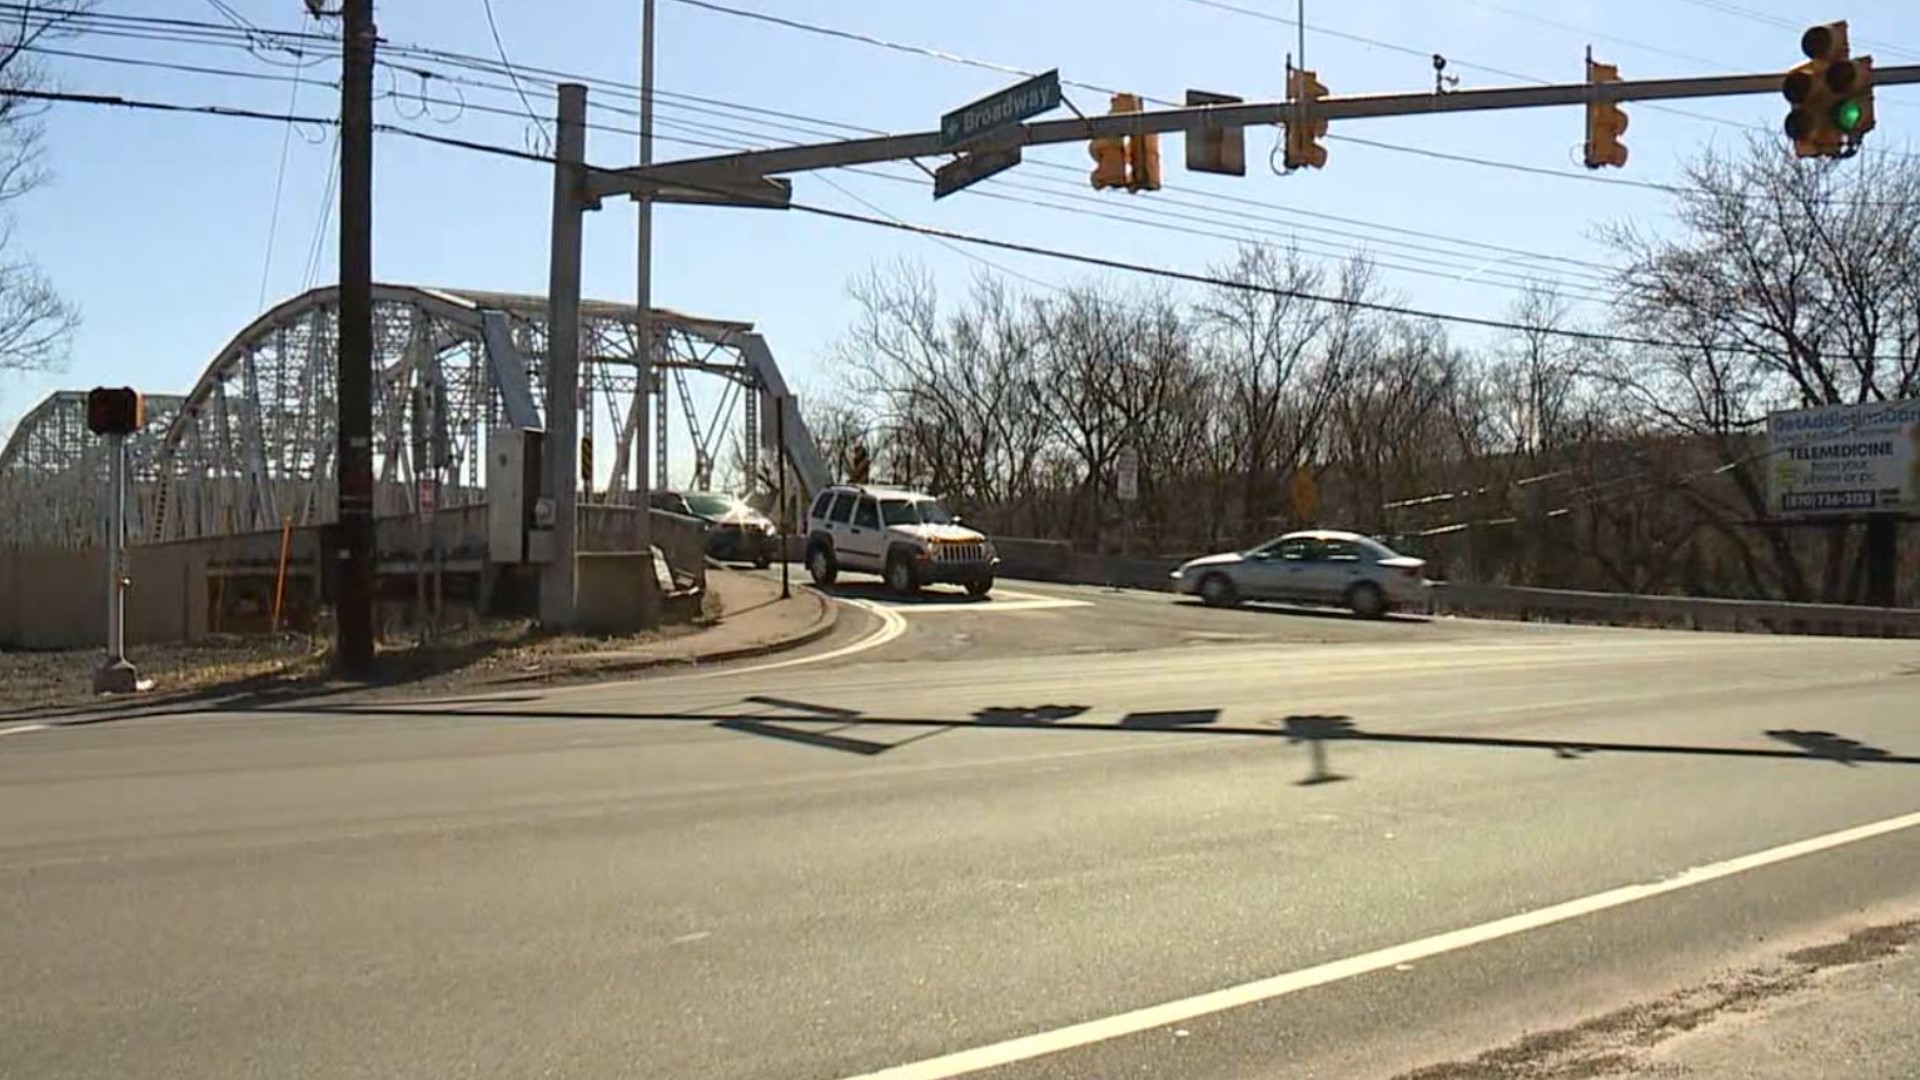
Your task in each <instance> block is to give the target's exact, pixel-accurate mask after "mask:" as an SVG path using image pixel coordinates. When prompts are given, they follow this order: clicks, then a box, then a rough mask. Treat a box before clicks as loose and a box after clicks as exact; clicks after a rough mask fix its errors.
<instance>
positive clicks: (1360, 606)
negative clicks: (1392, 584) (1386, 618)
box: [1347, 582, 1387, 619]
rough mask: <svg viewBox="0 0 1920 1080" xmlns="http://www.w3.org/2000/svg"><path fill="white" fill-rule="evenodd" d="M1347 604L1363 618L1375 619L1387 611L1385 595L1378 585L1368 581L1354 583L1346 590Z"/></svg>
mask: <svg viewBox="0 0 1920 1080" xmlns="http://www.w3.org/2000/svg"><path fill="white" fill-rule="evenodd" d="M1347 605H1348V606H1349V607H1351V608H1353V613H1354V614H1355V615H1358V616H1360V617H1361V618H1363V619H1377V618H1379V617H1380V616H1382V615H1385V614H1386V613H1387V597H1386V594H1385V593H1383V592H1381V591H1380V586H1378V585H1374V584H1371V583H1369V582H1362V583H1360V584H1358V585H1355V586H1354V587H1353V588H1352V589H1351V590H1349V591H1348V592H1347Z"/></svg>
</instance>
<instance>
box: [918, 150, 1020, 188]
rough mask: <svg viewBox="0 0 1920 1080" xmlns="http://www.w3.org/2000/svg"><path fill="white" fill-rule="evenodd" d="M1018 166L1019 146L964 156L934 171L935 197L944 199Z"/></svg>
mask: <svg viewBox="0 0 1920 1080" xmlns="http://www.w3.org/2000/svg"><path fill="white" fill-rule="evenodd" d="M1018 164H1020V148H1019V147H1017V146H1016V147H1014V148H1013V149H1011V150H981V151H977V152H975V153H971V154H962V155H960V156H959V157H957V158H955V159H954V160H952V161H949V162H947V163H946V164H945V165H942V166H940V168H938V169H936V170H934V174H933V197H934V198H936V199H944V198H946V197H947V196H949V195H951V194H953V193H954V192H956V191H963V190H965V189H967V188H970V187H972V186H973V185H975V184H977V183H979V182H980V181H982V180H985V179H986V178H987V177H989V176H992V175H994V174H995V173H1002V172H1006V171H1007V170H1008V169H1011V168H1013V167H1014V166H1015V165H1018Z"/></svg>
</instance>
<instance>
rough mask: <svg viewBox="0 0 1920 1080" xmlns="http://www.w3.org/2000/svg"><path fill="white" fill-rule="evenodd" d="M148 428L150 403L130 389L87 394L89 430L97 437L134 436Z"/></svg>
mask: <svg viewBox="0 0 1920 1080" xmlns="http://www.w3.org/2000/svg"><path fill="white" fill-rule="evenodd" d="M146 425H147V402H146V399H145V398H144V397H142V396H141V395H140V392H139V391H138V390H135V389H133V388H132V387H130V386H101V387H95V388H94V389H93V390H90V391H88V392H87V430H88V431H91V432H93V433H94V434H95V435H133V434H136V433H138V432H139V431H140V429H141V428H143V427H145V426H146Z"/></svg>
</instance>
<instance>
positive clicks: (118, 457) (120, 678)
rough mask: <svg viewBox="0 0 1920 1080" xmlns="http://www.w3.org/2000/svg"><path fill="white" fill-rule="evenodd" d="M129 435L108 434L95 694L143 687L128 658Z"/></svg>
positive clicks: (94, 674)
mask: <svg viewBox="0 0 1920 1080" xmlns="http://www.w3.org/2000/svg"><path fill="white" fill-rule="evenodd" d="M127 584H128V582H127V437H126V435H125V434H112V435H108V436H107V647H106V654H107V655H106V658H105V659H104V660H103V661H101V664H100V667H99V669H98V670H96V671H95V672H94V673H93V690H94V693H96V694H127V693H132V692H133V691H135V690H137V689H139V688H140V673H139V672H138V671H136V670H135V669H134V666H133V664H132V663H130V662H128V660H127Z"/></svg>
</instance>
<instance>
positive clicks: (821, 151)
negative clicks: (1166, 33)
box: [589, 64, 1920, 205]
mask: <svg viewBox="0 0 1920 1080" xmlns="http://www.w3.org/2000/svg"><path fill="white" fill-rule="evenodd" d="M1783 78H1784V73H1782V72H1773V71H1770V72H1765V73H1761V74H1752V75H1711V76H1704V77H1696V78H1682V79H1636V80H1621V81H1619V82H1608V83H1585V82H1581V83H1556V84H1552V85H1547V86H1522V87H1489V88H1486V89H1478V90H1451V91H1447V92H1445V93H1434V92H1432V91H1424V92H1421V93H1413V94H1362V95H1353V96H1347V97H1323V98H1319V99H1318V100H1315V101H1310V102H1296V101H1265V102H1247V103H1243V104H1237V105H1206V106H1200V107H1197V108H1179V109H1160V110H1156V111H1152V112H1136V113H1120V114H1112V115H1107V116H1093V117H1086V118H1084V119H1081V118H1076V119H1072V120H1047V121H1040V122H1036V123H1029V124H1021V125H1017V126H1013V127H1009V128H1007V129H1006V130H1005V131H1002V132H998V133H995V134H993V135H989V136H987V137H985V138H982V139H981V140H979V141H978V142H976V143H972V144H969V145H968V147H967V149H968V150H969V151H979V150H999V149H1008V148H1015V147H1022V146H1045V145H1050V144H1055V143H1076V142H1086V141H1088V140H1090V139H1102V138H1115V137H1125V136H1129V135H1146V134H1152V133H1156V132H1173V131H1196V132H1206V131H1217V130H1223V129H1229V128H1245V127H1260V126H1270V125H1274V124H1284V123H1288V122H1293V121H1296V120H1299V119H1302V117H1301V114H1302V112H1304V114H1305V116H1304V121H1305V122H1314V121H1320V120H1359V119H1366V118H1369V117H1383V116H1424V115H1427V114H1430V113H1464V112H1487V111H1491V110H1497V109H1529V108H1539V107H1542V106H1553V105H1585V104H1587V103H1588V102H1592V101H1605V102H1623V101H1667V100H1675V99H1682V98H1708V97H1734V96H1739V95H1744V94H1779V93H1780V86H1781V81H1782V79H1783ZM1874 81H1875V82H1876V83H1877V84H1878V85H1881V86H1898V85H1903V84H1910V83H1920V64H1910V65H1904V66H1900V67H1889V68H1878V69H1876V70H1875V73H1874ZM953 152H954V148H953V147H952V146H945V145H943V144H942V137H941V133H940V132H939V131H923V132H916V133H913V134H908V135H882V136H878V137H875V138H869V139H849V140H846V141H843V142H830V143H815V144H811V145H806V146H791V147H781V148H779V149H774V150H754V151H747V152H744V153H737V154H718V155H714V156H711V157H699V158H687V159H684V160H681V161H674V162H667V163H665V164H658V165H654V164H643V165H640V166H638V167H635V168H629V169H596V170H594V172H593V173H592V175H591V178H590V180H589V185H590V188H591V190H592V192H593V194H594V195H596V196H607V195H629V196H637V195H641V194H647V193H653V192H657V191H660V190H662V189H665V190H676V189H677V190H680V191H688V192H695V193H698V192H703V191H704V192H710V193H713V194H714V195H715V196H716V199H717V197H719V196H720V195H721V194H722V193H737V192H740V191H742V190H751V185H754V184H756V183H758V182H762V181H765V180H766V179H767V178H769V177H772V176H776V175H779V174H784V173H798V172H811V171H814V170H817V169H831V168H839V167H841V166H846V165H865V164H873V163H878V162H884V161H903V160H910V159H913V158H923V157H940V156H945V155H947V154H951V153H953ZM689 201H691V200H689ZM742 204H745V202H744V200H743V203H742ZM762 205H771V204H762Z"/></svg>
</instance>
